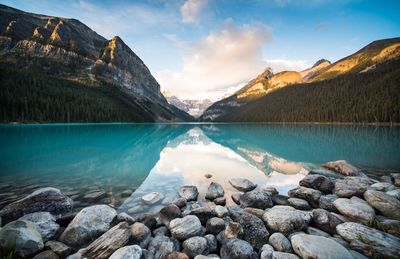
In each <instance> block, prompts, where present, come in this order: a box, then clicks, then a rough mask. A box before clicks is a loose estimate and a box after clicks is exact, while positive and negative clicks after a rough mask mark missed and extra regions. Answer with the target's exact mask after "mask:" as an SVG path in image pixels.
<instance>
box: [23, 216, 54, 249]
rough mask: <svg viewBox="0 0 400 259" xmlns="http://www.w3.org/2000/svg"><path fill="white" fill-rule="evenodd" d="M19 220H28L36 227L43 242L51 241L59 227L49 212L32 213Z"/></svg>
mask: <svg viewBox="0 0 400 259" xmlns="http://www.w3.org/2000/svg"><path fill="white" fill-rule="evenodd" d="M20 220H28V221H30V222H32V223H33V224H35V225H36V227H37V230H38V231H39V233H40V234H41V235H42V238H43V242H46V241H48V240H50V239H52V238H53V237H54V236H55V235H56V234H57V231H58V230H59V229H60V226H59V225H58V224H57V223H56V218H55V217H54V216H53V215H51V214H50V212H34V213H30V214H26V215H25V216H23V217H21V218H20Z"/></svg>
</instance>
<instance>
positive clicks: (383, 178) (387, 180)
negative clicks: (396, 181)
mask: <svg viewBox="0 0 400 259" xmlns="http://www.w3.org/2000/svg"><path fill="white" fill-rule="evenodd" d="M380 179H381V182H385V183H392V177H390V176H389V175H382V176H381V178H380Z"/></svg>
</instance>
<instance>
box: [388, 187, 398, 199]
mask: <svg viewBox="0 0 400 259" xmlns="http://www.w3.org/2000/svg"><path fill="white" fill-rule="evenodd" d="M386 194H387V195H390V196H393V197H395V198H396V199H398V200H400V189H396V190H393V191H388V192H386Z"/></svg>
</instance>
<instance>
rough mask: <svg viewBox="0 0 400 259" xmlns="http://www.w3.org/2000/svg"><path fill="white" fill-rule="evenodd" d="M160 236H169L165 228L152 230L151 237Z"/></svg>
mask: <svg viewBox="0 0 400 259" xmlns="http://www.w3.org/2000/svg"><path fill="white" fill-rule="evenodd" d="M157 235H162V236H169V235H170V233H169V230H168V228H167V227H166V226H161V227H159V228H156V229H154V230H153V236H157Z"/></svg>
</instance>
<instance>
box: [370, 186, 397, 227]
mask: <svg viewBox="0 0 400 259" xmlns="http://www.w3.org/2000/svg"><path fill="white" fill-rule="evenodd" d="M364 199H365V200H366V201H367V202H368V203H369V204H371V206H372V207H374V208H375V209H377V210H378V211H379V212H380V213H382V215H384V216H386V217H389V218H392V219H397V220H400V201H399V200H398V199H396V198H394V197H392V196H390V195H388V194H386V193H384V192H378V191H373V190H368V191H366V192H365V193H364Z"/></svg>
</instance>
